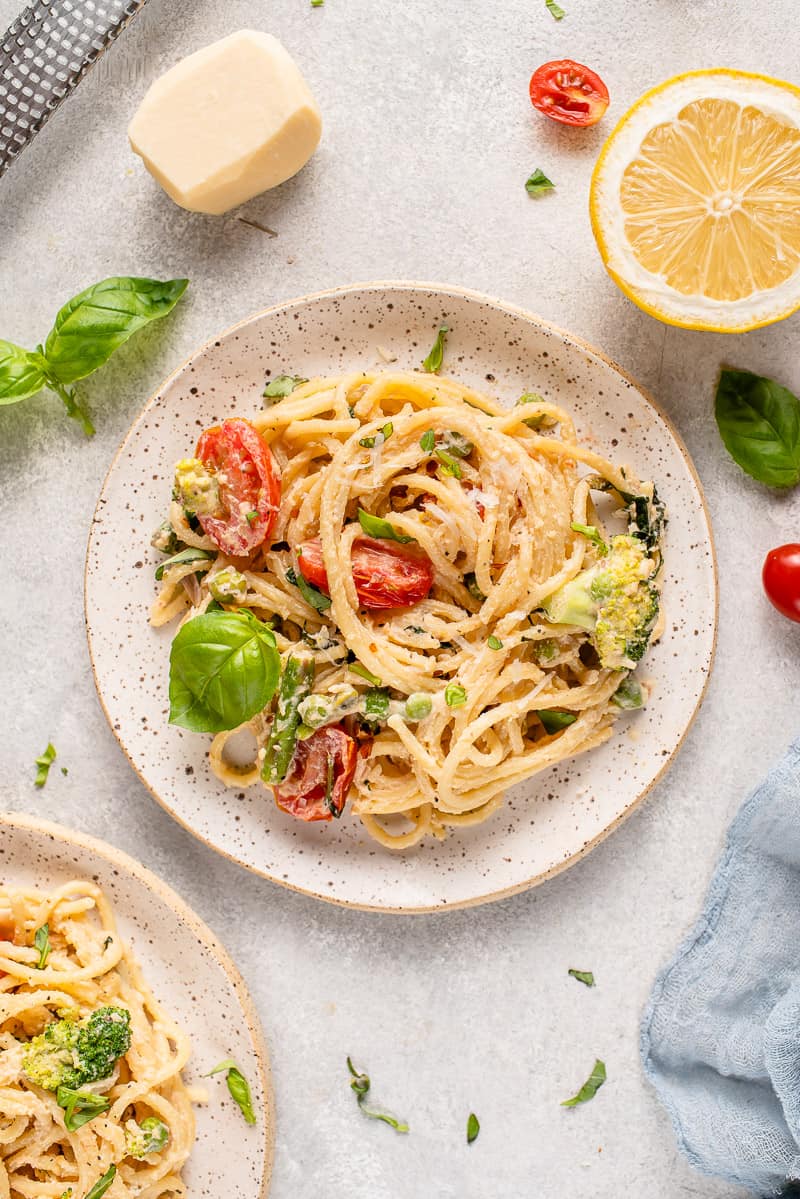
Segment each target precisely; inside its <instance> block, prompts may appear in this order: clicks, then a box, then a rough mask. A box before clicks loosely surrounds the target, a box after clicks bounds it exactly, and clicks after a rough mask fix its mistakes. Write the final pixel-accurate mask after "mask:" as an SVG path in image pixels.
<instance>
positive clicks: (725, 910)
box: [641, 741, 800, 1196]
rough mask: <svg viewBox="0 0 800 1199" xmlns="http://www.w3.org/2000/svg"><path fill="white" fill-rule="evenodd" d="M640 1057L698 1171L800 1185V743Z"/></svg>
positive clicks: (748, 1181) (748, 816) (742, 841)
mask: <svg viewBox="0 0 800 1199" xmlns="http://www.w3.org/2000/svg"><path fill="white" fill-rule="evenodd" d="M641 1051H642V1059H643V1061H644V1068H645V1072H646V1073H647V1075H648V1077H649V1078H650V1080H651V1081H652V1083H653V1085H654V1086H655V1088H656V1091H657V1092H658V1095H659V1097H660V1099H661V1101H662V1103H663V1104H664V1106H665V1107H666V1108H667V1110H668V1112H669V1114H670V1116H671V1118H672V1122H673V1124H674V1126H675V1131H676V1134H677V1137H678V1143H679V1145H680V1147H681V1149H682V1150H683V1152H684V1153H685V1154H686V1156H687V1157H688V1159H689V1161H690V1162H691V1163H692V1165H693V1166H695V1167H696V1168H697V1169H699V1170H702V1171H703V1172H705V1173H707V1174H716V1175H718V1176H719V1177H721V1178H724V1179H726V1180H727V1181H728V1182H731V1183H735V1184H737V1185H738V1186H742V1187H746V1188H749V1189H750V1190H752V1191H753V1192H754V1193H755V1194H757V1195H759V1196H769V1195H775V1194H777V1193H778V1192H779V1191H780V1190H781V1188H782V1187H784V1186H785V1184H786V1180H787V1179H793V1178H798V1177H800V741H797V742H795V744H794V745H793V746H792V747H791V749H790V750H789V752H788V754H787V755H786V757H785V758H784V759H783V761H782V762H780V763H779V764H778V765H777V766H776V767H775V768H774V769H773V770H772V771H771V772H770V774H769V775H768V776H767V778H766V779H765V780H764V782H763V783H762V784H761V786H760V787H758V788H757V789H756V791H755V792H754V793H753V794H752V795H751V796H750V798H749V799H748V800H747V801H746V803H745V804H744V806H743V808H742V809H741V811H740V812H739V814H738V816H737V817H736V819H735V820H734V822H733V824H732V825H731V827H730V830H729V832H728V841H727V846H726V849H725V852H724V854H723V855H722V858H721V860H720V862H719V864H718V865H717V868H716V871H715V873H714V877H713V879H712V881H711V886H710V888H709V891H708V895H707V896H706V900H705V905H704V908H703V913H702V916H701V917H700V919H699V921H698V922H697V924H696V926H695V928H694V929H693V931H692V932H691V934H690V935H689V937H688V938H687V939H686V941H684V943H683V945H681V947H680V949H679V950H678V952H677V955H676V956H675V958H674V960H673V961H672V962H671V963H670V964H669V965H668V966H667V967H666V969H665V970H663V971H662V973H661V974H660V975H659V977H658V979H657V981H656V984H655V987H654V989H653V994H652V996H651V999H650V1003H649V1005H648V1008H647V1010H646V1012H645V1016H644V1020H643V1023H642V1040H641ZM791 1193H798V1194H800V1191H797V1192H796V1191H795V1190H794V1188H791Z"/></svg>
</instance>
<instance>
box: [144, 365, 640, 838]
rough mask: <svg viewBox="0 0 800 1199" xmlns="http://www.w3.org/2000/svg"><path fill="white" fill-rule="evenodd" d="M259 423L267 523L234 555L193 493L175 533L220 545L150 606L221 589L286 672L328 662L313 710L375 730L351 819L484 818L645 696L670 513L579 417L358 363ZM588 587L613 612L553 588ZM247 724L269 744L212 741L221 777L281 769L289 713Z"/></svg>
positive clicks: (437, 824)
mask: <svg viewBox="0 0 800 1199" xmlns="http://www.w3.org/2000/svg"><path fill="white" fill-rule="evenodd" d="M231 423H232V422H231ZM242 423H246V422H242ZM252 424H253V425H254V426H255V429H256V430H257V431H258V433H259V434H260V436H261V438H262V439H263V441H264V442H266V444H267V445H268V446H269V448H270V450H271V453H272V455H273V457H274V462H275V464H276V466H277V469H278V470H279V472H280V500H279V504H278V505H277V511H276V512H275V513H273V514H272V516H271V517H270V521H271V527H270V529H269V535H268V536H267V538H266V539H265V541H264V543H263V544H262V545H260V546H258V547H257V548H256V549H255V550H253V551H252V552H250V553H248V554H247V555H245V556H244V557H237V556H236V555H233V556H231V555H226V554H225V553H222V552H218V545H219V542H218V541H217V542H216V544H215V540H214V539H213V538H212V537H209V536H208V532H207V530H206V532H204V531H203V528H202V527H200V526H199V525H198V523H197V521H196V520H194V519H192V516H193V514H192V513H191V512H189V513H188V514H187V512H186V511H185V503H183V504H182V501H181V498H180V497H179V498H178V499H177V500H174V501H173V504H172V509H171V512H170V526H171V529H170V531H171V532H174V534H175V535H176V537H177V539H178V540H179V543H180V544H182V545H184V546H190V547H195V548H197V549H198V550H200V551H205V552H206V554H207V557H206V559H205V560H202V559H197V558H195V559H193V560H191V561H186V560H183V561H181V560H177V561H175V562H174V564H170V563H167V564H166V567H165V568H164V586H163V589H162V591H161V593H160V595H159V597H158V599H157V601H156V603H155V605H154V608H153V611H152V613H151V620H152V623H153V624H154V625H157V626H158V625H161V624H163V623H166V622H167V621H170V620H172V619H173V618H174V617H176V616H177V615H182V616H183V617H184V619H189V618H191V617H193V616H195V615H197V614H198V613H201V612H204V611H206V610H207V609H208V607H209V605H210V604H212V605H213V606H215V607H218V606H219V604H220V603H221V604H222V606H223V607H224V608H225V609H226V610H237V609H245V610H249V611H250V612H252V613H254V614H255V615H256V616H257V617H259V618H261V619H263V620H269V621H271V622H272V625H273V630H274V635H275V638H276V641H277V648H278V651H279V652H280V655H281V660H282V663H283V664H284V667H285V665H286V662H287V660H288V658H289V657H291V656H292V655H296V654H298V653H301V654H302V655H303V656H305V657H307V658H310V659H311V660H312V661H313V665H314V674H313V679H314V681H313V693H312V695H313V698H314V700H315V706H314V705H312V706H311V707H310V706H309V704H308V702H307V703H306V704H305V705H301V715H302V716H303V720H304V721H305V720H306V719H307V718H308V720H309V723H310V724H312V726H313V727H315V728H320V727H323V726H325V725H326V723H327V724H328V725H330V723H331V720H330V719H329V720H328V721H327V722H326V720H325V719H324V711H325V706H326V705H327V707H328V710H329V711H331V712H332V713H333V714H334V717H338V727H340V728H342V729H343V730H345V731H346V732H347V733H348V735H349V736H351V737H353V738H354V739H355V741H356V743H357V744H358V746H359V749H360V753H359V756H358V762H357V766H356V768H355V775H354V777H353V780H352V786H351V788H350V795H351V797H352V807H353V811H354V812H355V813H356V814H357V815H358V816H359V817H360V819H361V820H362V821H363V823H364V825H365V826H366V828H367V830H368V831H369V832H370V834H372V836H374V837H375V838H376V839H377V840H378V841H380V842H381V843H382V844H383V845H385V846H389V847H392V848H400V849H402V848H406V847H408V846H410V845H413V844H415V843H416V842H418V841H419V840H420V839H421V838H423V837H424V836H426V835H428V834H431V835H433V836H435V837H438V838H441V837H443V836H444V835H445V834H446V833H447V832H448V830H450V829H453V828H455V827H458V826H463V825H468V824H475V823H478V822H480V821H482V820H485V819H486V818H487V817H488V816H489V815H490V814H491V813H492V812H493V811H494V810H495V809H496V808H497V807H498V806H499V804H500V803H501V802H502V797H503V793H504V792H505V791H506V790H507V789H508V788H509V787H511V786H513V785H514V784H515V783H519V782H521V781H523V780H525V779H528V778H530V777H531V776H532V775H535V774H537V773H538V772H540V771H542V770H545V769H547V768H548V767H551V766H553V765H555V764H556V763H558V762H560V761H562V760H563V759H565V758H569V757H572V756H574V755H575V754H578V753H581V752H583V751H584V750H588V749H591V748H592V747H594V746H597V745H599V744H601V743H602V742H603V741H605V740H606V739H607V738H608V737H609V736H610V735H611V732H612V726H613V724H614V721H615V719H616V717H617V716H618V715H619V713H620V706H636V704H637V703H638V702H639V701H638V700H637V699H635V698H634V699H633V700H631V702H625V696H626V695H627V697H628V699H629V700H630V697H631V695H632V693H634V692H635V691H636V688H635V687H631V685H630V680H629V675H630V672H631V670H632V669H633V667H634V666H635V663H636V661H638V658H639V657H640V656H641V654H642V653H643V652H644V650H645V648H646V646H647V644H648V643H649V642H650V641H651V640H652V639H653V637H654V636H655V635H656V624H657V619H656V618H657V613H658V590H659V585H660V575H661V544H660V539H661V531H662V526H663V508H662V507H661V506H660V504H659V503H658V499H657V497H656V495H655V491H654V488H653V485H652V484H651V483H642V482H640V481H639V480H638V479H636V478H635V476H634V475H633V474H632V473H631V472H630V471H628V470H627V469H624V468H618V467H616V466H614V465H613V464H612V463H611V462H609V461H607V460H606V459H605V458H603V457H602V456H600V455H599V454H597V453H595V452H594V451H593V450H592V449H590V448H589V447H588V446H586V445H583V444H581V443H580V442H579V441H578V438H577V436H576V433H575V428H574V425H573V422H572V420H571V418H570V416H569V414H568V413H567V412H565V411H564V410H563V409H561V408H560V407H557V406H556V405H554V404H551V403H547V402H546V401H545V400H543V399H542V398H541V397H539V396H532V395H531V396H527V395H526V396H524V397H523V398H522V400H520V401H519V402H518V403H517V404H516V405H515V406H514V407H513V408H512V409H507V408H504V407H502V406H501V405H500V404H498V403H497V402H495V401H494V400H492V399H489V398H487V397H486V396H484V395H482V394H479V393H478V392H476V391H473V390H471V389H470V388H468V387H466V386H463V385H462V384H460V383H458V382H456V381H454V380H451V379H445V378H439V377H435V376H431V375H422V374H416V373H401V372H386V373H374V374H369V373H367V374H364V373H359V374H351V375H345V376H341V377H337V378H317V379H313V380H311V381H309V382H304V383H300V385H299V386H297V387H296V388H295V389H294V390H293V391H292V392H291V394H289V395H287V396H286V397H285V398H283V399H281V400H280V401H279V402H277V403H275V404H274V406H272V407H270V408H268V409H267V410H266V411H265V412H263V413H260V414H259V415H257V416H255V417H253V418H252ZM223 428H224V426H223ZM211 432H212V433H213V432H219V430H212V431H211ZM204 436H206V435H204ZM198 448H199V447H198ZM199 456H200V457H202V455H199ZM220 478H221V479H222V482H223V484H224V482H225V479H224V477H223V476H222V475H220ZM605 508H608V509H609V512H608V514H606V513H605ZM613 509H616V512H617V515H622V516H623V517H624V519H625V521H626V522H627V525H628V530H627V532H624V533H622V534H620V535H618V536H616V537H613V536H612V537H611V538H610V539H609V538H607V536H606V534H605V533H604V530H603V525H602V524H601V521H600V512H601V511H603V512H604V515H605V517H606V520H611V521H612V522H613V520H614V512H613V511H611V510H613ZM246 515H247V517H248V519H250V518H251V516H252V517H258V513H257V512H256V511H255V510H254V511H253V512H252V513H246ZM239 519H241V518H239ZM259 519H260V517H259ZM376 522H377V523H376ZM245 533H246V530H245ZM173 544H174V543H173ZM623 551H624V552H625V553H627V554H628V558H629V559H630V558H631V555H633V554H634V551H635V555H636V557H635V562H633V564H632V567H631V570H632V572H633V573H632V574H631V575H629V576H628V578H627V580H623V582H624V584H625V585H624V586H623V587H622V589H621V590H620V591H619V592H615V593H614V594H613V595H612V596H611V598H610V599H609V598H608V595H606V598H605V599H602V598H600V599H598V595H599V592H600V591H602V589H603V587H604V586H605V587H606V591H607V592H608V572H609V571H610V570H611V566H610V563H611V561H612V559H613V560H614V561H615V562H616V561H617V560H619V559H621V557H623V556H624V555H623ZM376 555H378V556H376ZM178 557H179V559H180V555H179V556H178ZM362 560H363V561H362ZM387 562H388V567H389V569H390V573H391V574H392V580H391V581H392V585H394V584H396V583H398V579H397V577H396V576H397V571H398V570H399V572H400V577H399V584H398V585H399V586H400V588H401V589H400V592H399V593H398V598H397V601H396V602H395V603H394V604H393V605H392V606H389V602H390V601H386V600H385V597H384V602H379V601H381V597H382V596H383V593H384V592H385V591H386V586H384V583H385V580H383V578H382V571H383V569H384V565H385V564H386V563H387ZM359 564H360V565H359ZM628 565H630V562H629V563H628ZM232 570H233V571H234V574H235V575H236V579H237V582H236V586H237V587H238V591H236V592H233V591H229V592H228V593H227V594H224V593H222V592H221V588H220V586H217V587H216V588H215V586H214V580H215V578H220V577H221V578H222V579H224V581H226V582H227V580H228V579H229V578H232V577H233V576H232V575H231V571H232ZM223 571H225V572H227V573H226V575H225V576H222V572H223ZM426 571H427V572H428V574H429V577H428V579H427V587H426V585H425V578H424V577H423V576H424V575H425V572H426ZM603 571H605V574H603V577H602V579H598V577H597V576H598V575H599V574H600V573H601V572H603ZM359 572H360V573H359ZM409 572H410V575H411V576H412V581H411V584H410V586H411V590H412V592H413V594H411V593H407V594H406V597H405V599H404V597H403V592H402V586H404V585H408V580H407V578H406V579H405V582H404V576H408V575H409ZM582 580H586V582H587V587H588V585H589V583H591V584H592V593H593V594H594V601H593V603H594V611H593V612H589V611H588V607H587V604H588V602H589V601H588V600H587V601H586V604H584V610H583V611H582V612H581V613H580V614H579V615H578V616H575V618H574V619H573V618H572V615H571V613H570V611H569V609H568V608H564V605H563V603H562V604H561V608H564V611H563V612H562V613H561V614H558V613H556V612H555V606H556V605H555V604H554V601H553V597H556V596H561V597H562V598H563V596H564V595H567V594H568V593H569V588H570V586H572V585H576V586H577V585H579V584H581V581H582ZM415 587H416V588H417V590H416V591H414V588H415ZM626 588H627V590H626ZM642 588H645V589H646V590H647V593H648V596H649V601H648V602H649V608H648V611H647V613H646V614H645V615H644V616H642V615H641V612H639V616H641V619H640V620H639V626H638V630H637V632H638V635H639V636H638V643H637V646H636V648H630V647H629V649H628V651H627V652H625V650H624V649H623V650H622V651H621V652H620V653H618V654H617V655H616V657H615V656H614V654H612V653H610V652H608V650H607V646H605V647H604V646H602V645H601V633H602V630H601V627H600V626H601V624H603V622H604V625H603V627H604V629H605V634H606V642H608V640H609V637H608V625H609V621H610V620H611V618H612V617H613V618H614V620H616V621H617V624H616V625H615V628H614V629H612V634H614V633H615V630H616V632H618V631H619V629H620V628H623V627H628V626H631V622H632V620H633V617H635V616H636V613H634V614H633V617H632V614H631V610H630V604H629V602H628V601H629V599H630V597H631V596H632V595H633V593H634V592H636V594H637V595H638V594H639V593H640V592H641V591H642ZM423 592H424V594H423ZM409 595H410V596H411V598H410V600H409ZM215 596H216V598H215ZM320 596H322V600H320V598H319V597H320ZM327 597H330V598H329V602H328V603H326V602H325V601H326V600H327ZM584 598H585V597H584ZM603 604H605V605H606V606H605V607H603ZM598 608H602V611H600V612H599V615H598ZM564 612H566V617H565V615H564ZM626 622H627V626H626ZM634 623H635V621H634ZM611 640H612V641H613V635H612V637H611ZM598 646H600V649H598ZM604 649H605V652H604ZM626 682H627V683H628V686H627V688H626V687H625V686H623V684H625V683H626ZM376 691H380V692H381V693H382V697H383V698H382V701H381V703H379V704H377V705H373V707H372V709H370V705H369V702H368V697H369V695H370V694H374V693H375V692H376ZM639 694H640V692H639ZM420 696H422V697H423V699H424V702H422V703H419V702H417V703H416V705H413V704H412V701H413V700H419V697H420ZM414 706H415V707H416V711H417V715H416V718H415V717H414V715H413V709H414ZM376 712H377V713H378V715H377V716H376ZM320 713H322V715H320ZM420 713H424V714H423V715H422V716H420ZM311 715H314V716H315V717H316V720H317V722H318V723H316V724H314V722H312V721H311ZM370 716H371V717H372V719H369V717H370ZM246 723H247V728H248V729H249V730H250V733H251V734H252V735H253V736H254V738H255V742H256V745H257V746H258V747H260V748H259V754H260V757H253V759H252V761H250V762H249V763H247V764H241V763H240V764H238V765H237V764H235V763H234V761H233V760H232V747H233V746H234V744H235V742H233V741H232V738H233V737H234V736H235V735H236V734H237V733H238V732H239V731H240V730H226V731H223V732H221V733H219V734H218V735H217V736H216V737H215V739H214V742H213V744H212V748H211V766H212V769H213V770H214V772H215V773H216V774H217V776H218V777H219V778H220V779H222V780H223V781H224V782H225V783H226V784H227V785H229V786H233V787H237V788H241V787H243V786H248V785H251V784H256V783H258V781H259V779H260V778H261V776H262V773H263V771H262V770H261V769H260V761H261V760H263V757H264V752H265V745H267V742H268V739H269V737H270V732H271V730H272V727H273V724H274V705H268V706H267V708H266V709H265V710H264V711H263V712H261V713H258V714H256V716H255V717H253V718H252V719H251V720H250V721H248V722H246ZM310 731H311V730H310V729H309V727H305V729H304V728H303V727H302V726H301V729H300V738H301V739H300V740H299V741H298V743H297V745H298V747H299V748H298V753H301V749H302V745H303V742H302V738H303V736H308V735H309V733H310ZM309 744H311V742H309ZM303 752H305V751H303ZM301 756H302V753H301ZM311 760H312V758H311V756H310V751H309V753H308V754H307V755H306V757H305V758H303V762H304V769H305V770H306V773H308V770H309V769H310V766H309V762H310V761H311ZM330 760H331V759H330V755H329V756H328V763H329V766H330ZM300 773H302V771H299V768H298V767H297V759H296V760H295V770H294V774H295V775H298V777H299V774H300ZM304 777H305V776H304ZM299 785H300V784H299V783H297V786H299ZM275 793H276V796H278V797H279V802H281V801H280V794H281V789H280V788H275ZM281 806H285V805H284V804H283V803H281ZM290 810H291V809H290ZM295 814H301V813H299V812H296V813H295ZM333 814H334V815H338V814H339V811H336V810H334V811H333ZM400 816H402V817H403V818H404V822H403V823H400V825H399V827H398V822H397V820H395V819H394V818H396V817H400ZM304 818H306V819H307V818H309V817H308V816H305V817H304ZM312 818H315V817H312Z"/></svg>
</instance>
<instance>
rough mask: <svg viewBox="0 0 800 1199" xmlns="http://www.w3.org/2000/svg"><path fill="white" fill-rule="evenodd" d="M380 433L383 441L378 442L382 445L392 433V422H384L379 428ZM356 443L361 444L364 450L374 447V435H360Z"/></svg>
mask: <svg viewBox="0 0 800 1199" xmlns="http://www.w3.org/2000/svg"><path fill="white" fill-rule="evenodd" d="M381 433H382V434H383V441H382V442H381V443H380V444H381V445H383V444H384V443H385V442H387V441H388V440H389V438H390V437H391V435H392V433H394V425H393V424H392V422H391V421H387V422H386V424H385V425H384V426H383V428H382V429H381ZM358 444H359V445H361V446H363V447H364V449H365V450H371V449H374V447H375V438H374V437H362V438H361V440H360V441H359V443H358Z"/></svg>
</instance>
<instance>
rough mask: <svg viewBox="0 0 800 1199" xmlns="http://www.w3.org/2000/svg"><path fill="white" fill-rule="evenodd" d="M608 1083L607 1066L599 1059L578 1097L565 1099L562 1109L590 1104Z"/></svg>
mask: <svg viewBox="0 0 800 1199" xmlns="http://www.w3.org/2000/svg"><path fill="white" fill-rule="evenodd" d="M605 1081H606V1066H605V1062H601V1061H600V1059H599V1058H598V1059H597V1061H596V1062H595V1064H594V1069H593V1070H592V1072H591V1074H590V1075H589V1077H588V1078H587V1079H586V1082H585V1083H584V1084H583V1086H582V1087H581V1089H580V1090H579V1091H578V1094H577V1095H573V1096H572V1098H571V1099H565V1100H564V1101H563V1102H562V1104H561V1106H562V1107H577V1106H578V1104H579V1103H588V1102H589V1100H590V1099H594V1097H595V1095H596V1094H597V1092H598V1091H599V1090H600V1088H601V1087H602V1085H603V1083H604V1082H605Z"/></svg>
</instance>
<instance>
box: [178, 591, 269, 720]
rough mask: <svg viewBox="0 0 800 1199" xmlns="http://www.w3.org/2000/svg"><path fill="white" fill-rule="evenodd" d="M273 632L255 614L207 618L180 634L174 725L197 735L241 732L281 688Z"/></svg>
mask: <svg viewBox="0 0 800 1199" xmlns="http://www.w3.org/2000/svg"><path fill="white" fill-rule="evenodd" d="M279 675H280V658H279V656H278V651H277V649H276V648H275V637H274V635H273V633H272V631H271V630H270V629H269V628H268V627H267V625H265V624H263V623H262V622H261V621H260V620H257V619H256V617H255V616H253V614H252V612H245V611H239V612H225V611H215V612H205V613H203V614H202V615H201V616H195V617H194V618H193V619H192V620H188V621H187V622H186V624H185V625H184V626H183V628H181V629H180V630H179V632H178V633H177V635H176V637H175V640H174V641H173V642H172V649H171V651H170V656H169V702H170V711H169V719H170V723H171V724H178V725H180V726H181V727H182V728H185V729H190V730H191V731H192V732H193V733H221V732H223V731H224V730H225V729H235V728H238V726H239V725H240V724H244V722H245V721H246V720H250V719H251V718H252V717H253V716H255V715H256V713H257V712H261V711H263V709H264V708H265V707H266V705H267V704H268V703H269V701H270V700H271V699H272V696H273V695H274V693H275V688H276V687H277V685H278V677H279Z"/></svg>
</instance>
